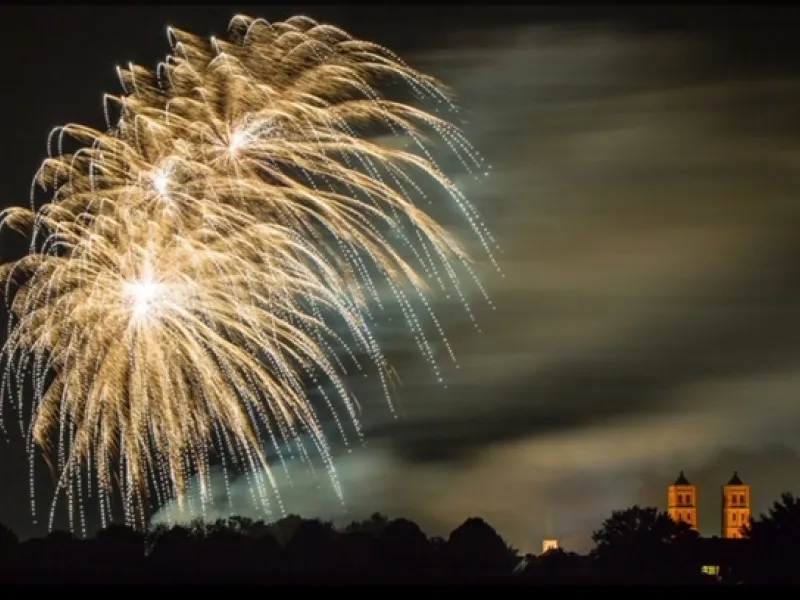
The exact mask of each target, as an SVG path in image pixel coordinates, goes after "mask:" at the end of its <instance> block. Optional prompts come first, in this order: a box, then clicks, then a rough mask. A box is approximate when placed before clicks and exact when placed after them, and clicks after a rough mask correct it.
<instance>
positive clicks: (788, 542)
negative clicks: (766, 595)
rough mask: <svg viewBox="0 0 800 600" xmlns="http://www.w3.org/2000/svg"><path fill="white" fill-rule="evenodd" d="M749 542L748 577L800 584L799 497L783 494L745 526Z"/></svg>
mask: <svg viewBox="0 0 800 600" xmlns="http://www.w3.org/2000/svg"><path fill="white" fill-rule="evenodd" d="M743 533H744V535H745V537H746V538H747V539H748V540H749V541H750V544H749V547H750V553H749V557H748V558H749V560H748V561H747V563H748V565H749V567H750V568H749V575H750V577H753V578H755V579H758V580H762V581H770V582H776V581H781V582H790V581H791V582H797V581H800V572H798V570H797V567H796V562H797V559H796V557H797V554H798V551H800V498H797V497H795V496H794V495H792V494H790V493H788V492H787V493H784V494H782V495H781V498H780V500H776V501H775V502H774V503H773V504H772V506H771V507H770V508H769V510H768V511H767V513H766V514H761V515H760V516H759V517H758V518H756V519H753V520H752V521H751V522H750V524H749V525H746V526H745V527H744V531H743Z"/></svg>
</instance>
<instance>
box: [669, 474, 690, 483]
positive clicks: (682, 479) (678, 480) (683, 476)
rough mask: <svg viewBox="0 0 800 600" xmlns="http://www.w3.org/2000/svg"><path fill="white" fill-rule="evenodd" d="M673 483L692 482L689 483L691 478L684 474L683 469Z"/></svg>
mask: <svg viewBox="0 0 800 600" xmlns="http://www.w3.org/2000/svg"><path fill="white" fill-rule="evenodd" d="M672 485H691V484H690V483H689V480H688V479H686V475H684V474H683V471H681V473H680V475H678V478H677V479H676V480H675V483H673V484H672Z"/></svg>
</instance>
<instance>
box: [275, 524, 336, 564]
mask: <svg viewBox="0 0 800 600" xmlns="http://www.w3.org/2000/svg"><path fill="white" fill-rule="evenodd" d="M334 534H335V530H334V529H333V526H332V525H331V524H330V523H326V522H322V521H320V520H319V519H313V520H308V521H303V522H302V523H301V524H300V526H299V527H298V528H297V531H295V534H294V536H292V539H291V540H290V541H289V543H288V544H287V545H286V549H285V552H284V554H285V556H286V561H287V566H288V567H289V569H290V570H291V571H293V572H295V573H319V572H322V571H326V570H329V569H330V567H331V566H332V564H331V562H330V555H331V552H332V551H333V538H334Z"/></svg>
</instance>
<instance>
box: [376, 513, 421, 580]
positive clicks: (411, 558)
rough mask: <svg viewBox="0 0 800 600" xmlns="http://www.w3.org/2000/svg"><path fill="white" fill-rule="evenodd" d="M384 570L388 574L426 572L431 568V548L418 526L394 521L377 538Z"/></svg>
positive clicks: (402, 521) (407, 521) (403, 520)
mask: <svg viewBox="0 0 800 600" xmlns="http://www.w3.org/2000/svg"><path fill="white" fill-rule="evenodd" d="M378 540H379V546H380V550H381V559H382V562H383V565H384V568H385V569H386V570H387V571H388V572H390V573H399V574H410V573H422V572H427V571H428V570H429V569H430V566H431V547H430V544H429V543H428V537H427V536H426V535H425V534H424V533H422V530H421V529H420V528H419V525H417V524H416V523H413V522H411V521H409V520H408V519H395V520H394V521H392V522H391V523H389V524H388V525H387V526H386V527H385V528H384V530H383V531H382V532H381V534H380V536H379V537H378Z"/></svg>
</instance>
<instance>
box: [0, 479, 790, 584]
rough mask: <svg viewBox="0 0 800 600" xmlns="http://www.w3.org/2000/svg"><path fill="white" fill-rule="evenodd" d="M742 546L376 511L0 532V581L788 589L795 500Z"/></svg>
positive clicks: (646, 523)
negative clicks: (455, 522)
mask: <svg viewBox="0 0 800 600" xmlns="http://www.w3.org/2000/svg"><path fill="white" fill-rule="evenodd" d="M744 533H745V538H744V539H742V540H719V539H716V538H711V539H702V538H699V536H698V535H697V533H696V532H695V531H693V530H692V529H690V528H689V527H688V526H686V525H685V524H683V523H675V522H674V521H673V520H672V519H671V518H670V517H669V516H668V515H667V514H666V513H664V512H659V511H658V510H657V509H655V508H640V507H638V506H634V507H632V508H629V509H626V510H621V511H615V512H613V513H612V515H611V516H610V517H609V518H608V519H607V520H606V521H604V522H603V523H602V524H601V526H600V528H599V529H598V530H597V531H595V532H594V534H593V536H592V539H593V541H594V542H595V548H594V549H593V550H592V551H591V552H590V553H589V554H588V555H586V556H580V555H577V554H574V553H569V552H564V551H563V550H554V551H550V552H547V553H545V554H543V555H540V556H534V555H530V554H529V555H525V556H521V555H520V554H519V552H518V551H517V550H516V549H515V548H513V547H511V546H509V545H508V544H507V543H506V542H505V541H504V540H503V538H502V537H501V536H500V535H499V534H498V533H497V532H496V531H495V530H494V529H493V528H492V527H491V526H490V525H489V524H488V523H486V522H485V521H483V520H482V519H478V518H472V519H468V520H467V521H465V522H464V523H463V524H462V525H460V526H459V527H457V528H456V529H455V530H453V531H452V533H450V535H449V536H448V537H447V539H444V538H439V537H433V538H430V537H428V536H427V535H425V533H424V532H423V531H422V530H421V529H420V528H419V526H418V525H416V524H415V523H413V522H411V521H408V520H406V519H394V520H389V519H387V518H386V517H384V516H382V515H380V514H375V515H373V516H372V517H371V518H370V519H367V520H365V521H354V522H353V523H351V524H350V525H348V526H347V527H345V528H343V529H337V528H335V527H334V526H333V525H332V524H330V523H327V522H323V521H320V520H308V519H302V518H300V517H297V516H294V515H292V516H288V517H286V518H284V519H281V520H279V521H277V522H274V523H269V524H267V523H264V522H262V521H253V520H250V519H246V518H242V517H233V518H231V519H228V520H220V521H216V522H213V523H208V522H203V521H195V522H193V523H192V524H191V525H188V526H173V527H165V526H158V527H155V528H154V529H152V530H151V531H149V532H147V533H146V534H145V533H140V532H137V531H134V530H133V529H130V528H128V527H125V526H122V525H112V526H110V527H108V528H106V529H103V530H101V531H99V532H98V533H97V534H96V535H95V536H94V537H92V538H91V539H76V538H75V537H74V536H73V535H72V534H70V533H67V532H59V531H56V532H53V533H50V534H49V535H48V536H47V537H45V538H42V539H33V540H28V541H25V542H22V543H20V542H19V540H18V539H17V537H16V535H15V534H14V533H13V532H12V531H11V530H10V529H8V528H6V527H2V526H0V573H1V574H2V577H3V579H4V580H6V581H9V580H26V581H27V580H31V579H33V580H38V581H42V580H49V581H58V582H69V581H75V582H78V581H84V582H85V581H98V582H99V581H116V582H118V581H125V580H127V579H130V580H131V581H137V582H143V581H185V582H204V581H222V580H224V581H243V582H244V581H249V582H260V583H269V582H281V581H284V580H286V579H287V578H289V579H291V580H292V581H298V580H299V581H301V582H302V581H318V580H326V579H328V580H354V579H357V580H363V579H378V580H381V579H398V578H399V579H414V580H419V579H423V580H439V579H441V580H447V581H454V580H461V581H475V580H497V581H503V580H504V581H519V582H565V583H567V582H579V583H580V582H591V583H601V582H685V583H692V582H706V583H720V582H721V583H728V582H735V583H741V582H775V581H798V580H799V579H800V573H798V569H796V567H795V563H796V558H795V557H796V556H797V551H798V549H800V548H798V545H799V544H800V500H798V499H797V498H795V497H793V496H792V495H790V494H785V495H784V496H783V497H782V498H781V500H780V501H777V502H775V504H774V505H773V506H772V508H771V509H770V511H769V512H768V513H767V514H765V515H761V516H760V517H759V518H757V519H755V520H754V521H753V522H752V523H751V525H750V526H749V527H747V528H745V530H744Z"/></svg>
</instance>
